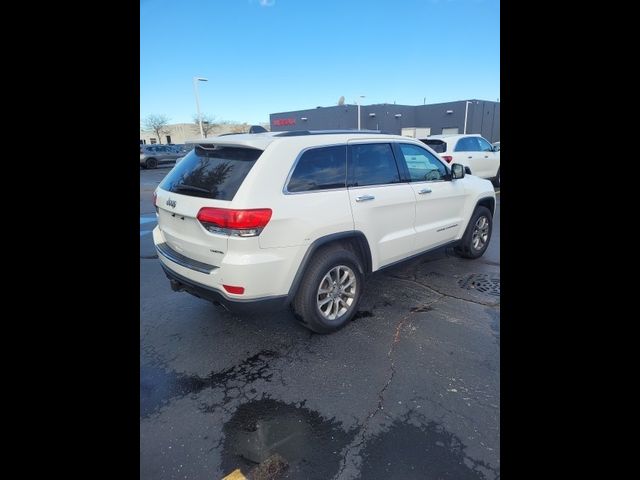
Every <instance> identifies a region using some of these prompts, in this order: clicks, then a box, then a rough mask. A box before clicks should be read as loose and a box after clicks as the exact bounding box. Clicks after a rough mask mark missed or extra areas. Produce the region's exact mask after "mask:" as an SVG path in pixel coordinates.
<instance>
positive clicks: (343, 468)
mask: <svg viewBox="0 0 640 480" xmlns="http://www.w3.org/2000/svg"><path fill="white" fill-rule="evenodd" d="M168 171H169V168H160V169H157V170H141V171H140V478H142V479H207V480H212V479H219V478H222V477H223V476H225V475H227V474H229V473H230V472H232V471H233V470H235V469H237V468H240V469H241V470H242V472H243V473H244V474H246V473H247V472H248V471H249V470H251V468H253V467H254V466H255V465H257V464H258V463H260V462H263V461H264V460H265V459H267V458H268V457H270V455H272V454H273V453H278V454H280V455H281V456H282V457H283V458H284V459H285V460H286V461H287V462H288V464H289V467H288V469H287V470H286V471H285V473H284V474H282V475H281V476H280V477H278V478H289V479H344V480H346V479H363V480H366V479H400V478H401V479H405V480H406V479H440V478H443V479H444V478H451V479H456V480H464V479H496V478H499V476H500V428H499V426H500V195H497V211H496V215H495V217H494V230H493V236H492V239H491V243H490V245H489V249H488V250H487V252H486V253H485V255H484V256H483V257H482V258H480V259H479V260H465V259H461V258H458V257H456V256H455V255H453V252H452V251H451V250H450V249H439V250H438V251H435V252H433V253H430V254H427V255H425V256H423V257H420V258H418V259H416V260H412V261H409V262H406V263H404V264H402V265H400V266H396V267H393V268H390V269H387V270H384V271H382V272H378V273H375V274H373V275H372V276H371V277H370V279H369V281H368V283H367V286H366V290H365V295H364V298H363V301H362V304H361V307H360V311H359V312H358V314H357V316H356V319H355V320H354V321H353V322H351V323H350V324H349V325H347V326H346V327H345V328H344V329H342V330H340V331H339V332H337V333H334V334H331V335H316V334H312V333H311V332H310V331H309V330H307V329H305V328H304V327H302V326H300V325H299V324H298V323H297V322H296V320H295V319H294V318H293V315H292V314H291V313H290V312H288V311H284V312H280V313H276V314H269V315H266V314H265V315H254V316H244V317H238V316H234V315H232V314H230V313H227V312H225V311H224V310H222V309H221V308H220V307H216V306H214V305H213V304H210V303H208V302H206V301H204V300H200V299H198V298H195V297H192V296H191V295H188V294H186V293H178V292H173V291H172V290H171V288H170V287H169V282H168V280H167V278H166V277H165V275H164V273H163V272H162V269H161V267H160V264H159V260H158V259H157V255H156V253H155V250H154V248H153V243H152V239H151V234H150V232H151V230H152V229H153V228H154V227H155V225H156V223H155V213H154V209H153V205H152V198H151V197H152V193H153V190H154V189H155V187H156V186H157V184H158V183H159V181H160V180H161V179H162V178H163V177H164V175H166V174H167V173H168Z"/></svg>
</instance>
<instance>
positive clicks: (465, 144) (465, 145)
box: [454, 137, 475, 152]
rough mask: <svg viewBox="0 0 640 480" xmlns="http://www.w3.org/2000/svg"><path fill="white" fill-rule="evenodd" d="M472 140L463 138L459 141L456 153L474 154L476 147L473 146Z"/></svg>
mask: <svg viewBox="0 0 640 480" xmlns="http://www.w3.org/2000/svg"><path fill="white" fill-rule="evenodd" d="M470 140H471V137H462V138H461V139H460V140H458V143H457V144H456V148H455V149H454V152H473V150H474V148H475V145H473V144H472V143H471V142H470Z"/></svg>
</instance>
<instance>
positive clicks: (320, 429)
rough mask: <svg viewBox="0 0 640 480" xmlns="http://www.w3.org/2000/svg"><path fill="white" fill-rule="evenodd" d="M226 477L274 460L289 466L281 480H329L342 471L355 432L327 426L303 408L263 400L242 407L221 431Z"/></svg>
mask: <svg viewBox="0 0 640 480" xmlns="http://www.w3.org/2000/svg"><path fill="white" fill-rule="evenodd" d="M223 432H224V435H225V440H224V445H223V450H222V471H225V472H228V471H233V470H234V469H236V468H240V469H241V470H242V471H243V472H247V471H249V470H251V469H252V468H253V467H254V466H255V465H256V464H258V463H260V462H263V461H264V460H266V459H267V458H269V457H270V456H271V455H274V454H276V453H277V454H279V455H281V456H282V457H283V458H284V459H285V460H286V462H287V463H288V464H289V467H288V469H287V470H286V472H285V473H284V475H283V477H282V478H287V479H309V480H311V479H330V478H332V477H333V476H334V475H335V474H336V473H337V472H338V469H339V467H340V460H341V457H340V451H341V450H342V449H343V448H344V447H345V446H346V445H348V444H349V443H350V442H351V440H352V439H353V436H354V434H355V431H353V432H345V431H344V430H342V427H341V424H340V423H339V422H336V421H333V420H325V419H324V418H322V417H321V416H320V415H319V414H318V413H317V412H314V411H312V410H309V409H308V408H305V407H304V402H302V404H298V405H295V404H287V403H283V402H280V401H277V400H273V399H269V398H263V399H261V400H255V401H251V402H248V403H245V404H243V405H241V406H240V407H238V409H237V410H236V411H235V413H234V415H233V417H232V418H231V419H230V420H229V421H228V422H227V423H225V425H224V427H223Z"/></svg>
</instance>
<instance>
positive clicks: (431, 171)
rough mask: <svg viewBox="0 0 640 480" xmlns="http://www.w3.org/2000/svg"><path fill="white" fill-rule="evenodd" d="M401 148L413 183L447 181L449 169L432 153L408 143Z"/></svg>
mask: <svg viewBox="0 0 640 480" xmlns="http://www.w3.org/2000/svg"><path fill="white" fill-rule="evenodd" d="M399 146H400V151H401V152H402V155H403V156H404V161H405V163H406V164H407V169H408V170H409V177H410V178H411V181H412V182H425V181H427V182H428V181H434V180H444V179H445V177H446V175H447V169H446V168H445V166H444V165H443V164H442V162H441V161H440V160H438V159H437V158H436V157H435V156H434V155H433V154H432V153H431V152H429V151H428V150H425V149H424V148H420V147H418V146H416V145H410V144H408V143H401V144H400V145H399Z"/></svg>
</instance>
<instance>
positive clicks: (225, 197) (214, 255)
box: [156, 145, 262, 266]
mask: <svg viewBox="0 0 640 480" xmlns="http://www.w3.org/2000/svg"><path fill="white" fill-rule="evenodd" d="M261 154H262V150H259V149H256V148H249V147H236V146H220V145H196V146H195V148H194V149H193V150H191V151H190V152H189V153H188V154H187V155H186V156H185V157H184V158H183V159H182V161H180V163H178V164H177V165H176V166H175V167H174V168H173V170H171V172H169V174H168V175H167V176H166V177H165V178H164V180H163V181H162V182H161V183H160V185H159V187H158V190H157V198H156V209H157V212H158V227H159V228H160V230H161V232H162V234H163V236H164V238H165V241H166V243H167V245H168V246H169V247H171V248H172V249H173V250H175V251H176V252H178V253H180V254H182V255H184V256H186V257H188V258H191V259H193V260H197V261H199V262H204V263H207V264H210V265H214V266H220V263H221V262H222V258H223V257H224V254H225V253H226V252H227V247H228V236H227V235H225V234H222V233H212V232H210V231H208V230H206V229H205V228H204V227H203V225H202V224H201V223H200V221H199V220H198V218H197V217H198V212H199V211H200V209H201V208H203V207H217V208H230V204H231V201H232V200H233V197H234V196H235V194H236V192H237V191H238V188H240V185H242V182H243V181H244V179H245V178H246V176H247V174H248V173H249V171H250V170H251V168H252V167H253V165H254V164H255V162H256V160H257V159H258V157H260V155H261Z"/></svg>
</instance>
